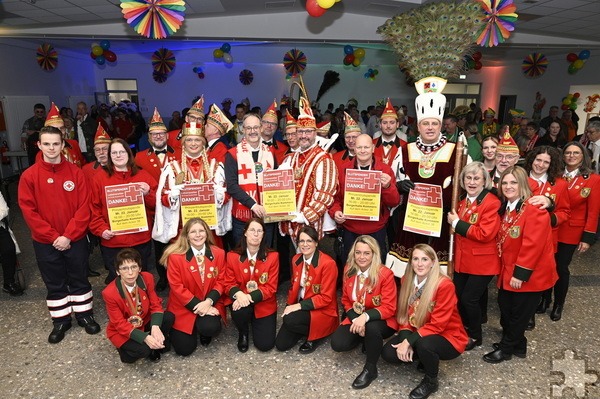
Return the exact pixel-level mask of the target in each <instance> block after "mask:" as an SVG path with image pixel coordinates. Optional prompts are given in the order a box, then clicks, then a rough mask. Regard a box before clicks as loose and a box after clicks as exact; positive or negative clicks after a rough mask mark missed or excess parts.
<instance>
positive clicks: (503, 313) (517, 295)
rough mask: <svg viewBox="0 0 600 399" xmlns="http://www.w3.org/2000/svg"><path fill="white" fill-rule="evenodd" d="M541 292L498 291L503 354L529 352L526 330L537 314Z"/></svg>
mask: <svg viewBox="0 0 600 399" xmlns="http://www.w3.org/2000/svg"><path fill="white" fill-rule="evenodd" d="M541 297H542V293H541V292H515V291H507V290H503V289H502V288H500V289H499V290H498V306H499V307H500V325H501V326H502V340H501V341H500V349H501V350H502V352H504V353H506V354H509V355H512V354H513V353H514V351H515V349H517V350H518V351H526V350H527V338H525V329H526V328H527V323H528V322H529V319H531V317H532V316H533V315H534V314H535V310H536V309H537V306H538V304H539V303H540V298H541Z"/></svg>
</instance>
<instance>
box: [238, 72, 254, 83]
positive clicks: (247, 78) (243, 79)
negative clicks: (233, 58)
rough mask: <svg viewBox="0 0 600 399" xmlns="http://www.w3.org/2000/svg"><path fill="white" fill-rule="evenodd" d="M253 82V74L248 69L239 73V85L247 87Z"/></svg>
mask: <svg viewBox="0 0 600 399" xmlns="http://www.w3.org/2000/svg"><path fill="white" fill-rule="evenodd" d="M253 80H254V74H253V73H252V71H251V70H249V69H244V70H243V71H241V72H240V83H241V84H243V85H244V86H248V85H249V84H250V83H252V81H253Z"/></svg>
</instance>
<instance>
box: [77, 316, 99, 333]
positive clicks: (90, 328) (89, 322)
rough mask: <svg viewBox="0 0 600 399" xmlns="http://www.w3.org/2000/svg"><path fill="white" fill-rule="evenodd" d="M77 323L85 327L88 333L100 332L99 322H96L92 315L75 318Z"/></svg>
mask: <svg viewBox="0 0 600 399" xmlns="http://www.w3.org/2000/svg"><path fill="white" fill-rule="evenodd" d="M77 324H79V326H80V327H85V332H86V333H88V334H98V333H99V332H100V324H98V323H96V320H94V316H85V317H83V318H81V319H77Z"/></svg>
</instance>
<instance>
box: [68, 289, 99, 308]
mask: <svg viewBox="0 0 600 399" xmlns="http://www.w3.org/2000/svg"><path fill="white" fill-rule="evenodd" d="M93 299H94V298H93V294H92V291H88V292H86V293H85V294H82V295H71V306H72V308H73V311H74V312H75V313H83V312H88V311H91V310H92V304H93Z"/></svg>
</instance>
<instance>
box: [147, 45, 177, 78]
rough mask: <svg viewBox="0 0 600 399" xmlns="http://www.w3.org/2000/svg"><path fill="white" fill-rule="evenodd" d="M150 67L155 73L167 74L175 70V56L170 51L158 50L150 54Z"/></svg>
mask: <svg viewBox="0 0 600 399" xmlns="http://www.w3.org/2000/svg"><path fill="white" fill-rule="evenodd" d="M152 67H153V68H154V70H155V71H156V72H160V73H164V74H169V73H171V71H172V70H173V68H175V55H174V54H173V52H172V51H171V50H167V49H166V48H160V49H158V50H156V51H155V52H154V54H152Z"/></svg>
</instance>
